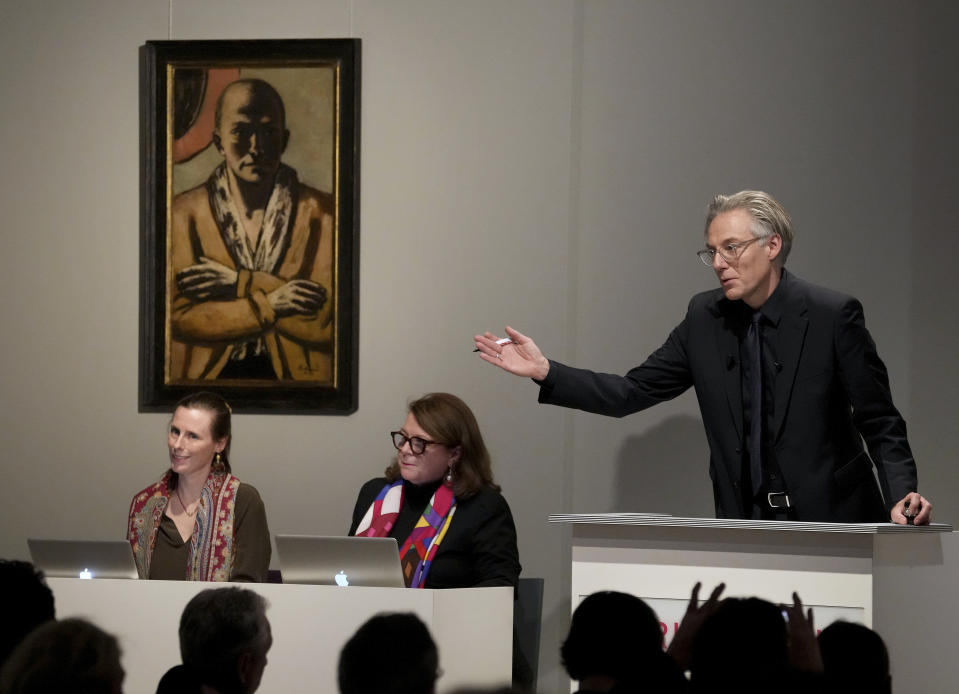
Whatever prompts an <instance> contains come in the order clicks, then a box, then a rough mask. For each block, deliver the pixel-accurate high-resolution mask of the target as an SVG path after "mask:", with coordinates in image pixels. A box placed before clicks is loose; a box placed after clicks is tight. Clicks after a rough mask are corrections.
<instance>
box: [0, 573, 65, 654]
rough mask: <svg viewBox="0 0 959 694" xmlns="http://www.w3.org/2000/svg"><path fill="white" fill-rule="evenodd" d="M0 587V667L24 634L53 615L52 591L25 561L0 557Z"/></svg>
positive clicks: (39, 574) (50, 618) (40, 574)
mask: <svg viewBox="0 0 959 694" xmlns="http://www.w3.org/2000/svg"><path fill="white" fill-rule="evenodd" d="M0 586H3V590H4V593H5V594H6V597H7V600H6V603H7V604H6V606H5V607H4V611H3V620H2V624H3V626H2V627H0V667H3V663H4V662H5V661H6V660H7V658H8V657H9V656H10V654H11V653H12V652H13V649H14V648H16V646H17V644H18V643H20V642H21V641H23V639H24V638H25V637H26V635H27V634H29V633H30V632H31V631H33V630H34V629H36V628H37V627H38V626H40V625H41V624H43V623H44V622H49V621H50V620H52V619H54V617H55V616H56V615H55V614H54V609H53V592H52V591H51V590H50V588H49V587H48V586H47V584H46V581H44V580H43V572H42V571H40V570H39V569H35V568H34V566H33V564H31V563H30V562H26V561H17V560H7V559H0Z"/></svg>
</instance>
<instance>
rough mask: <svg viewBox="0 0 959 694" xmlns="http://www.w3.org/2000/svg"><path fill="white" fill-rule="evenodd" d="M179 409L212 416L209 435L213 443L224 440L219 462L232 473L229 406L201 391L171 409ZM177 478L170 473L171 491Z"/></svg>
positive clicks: (219, 398)
mask: <svg viewBox="0 0 959 694" xmlns="http://www.w3.org/2000/svg"><path fill="white" fill-rule="evenodd" d="M181 407H183V408H186V409H188V410H206V411H207V412H210V413H212V414H213V420H212V421H211V422H210V435H211V436H212V437H213V439H214V440H215V441H219V440H220V439H226V446H224V447H223V450H222V451H221V452H220V461H221V462H222V463H223V467H224V469H225V470H226V471H227V472H232V468H231V467H230V443H231V442H232V440H233V434H232V424H231V422H230V415H231V414H232V412H233V410H231V409H230V404H229V403H228V402H227V401H226V400H224V399H223V397H222V396H220V395H217V394H216V393H211V392H209V391H205V390H201V391H200V392H198V393H190V394H189V395H187V396H186V397H184V398H183V399H181V400H180V402H178V403H177V404H176V406H175V407H174V408H173V411H174V412H176V411H177V410H178V409H180V408H181ZM177 478H178V475H177V474H176V473H171V475H170V488H171V489H176V485H177Z"/></svg>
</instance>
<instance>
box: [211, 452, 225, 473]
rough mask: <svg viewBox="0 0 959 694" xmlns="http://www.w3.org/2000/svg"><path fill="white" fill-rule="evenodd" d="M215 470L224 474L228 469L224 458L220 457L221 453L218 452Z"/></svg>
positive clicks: (214, 459) (215, 458)
mask: <svg viewBox="0 0 959 694" xmlns="http://www.w3.org/2000/svg"><path fill="white" fill-rule="evenodd" d="M213 469H214V470H216V471H217V472H223V471H224V470H225V469H226V466H225V465H224V464H223V456H221V455H220V451H217V452H216V456H215V457H214V458H213Z"/></svg>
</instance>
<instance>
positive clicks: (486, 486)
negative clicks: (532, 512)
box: [350, 393, 520, 588]
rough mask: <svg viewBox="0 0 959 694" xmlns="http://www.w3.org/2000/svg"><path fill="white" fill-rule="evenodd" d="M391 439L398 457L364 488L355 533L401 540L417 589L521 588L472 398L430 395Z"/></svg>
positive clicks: (409, 580) (512, 532) (506, 516)
mask: <svg viewBox="0 0 959 694" xmlns="http://www.w3.org/2000/svg"><path fill="white" fill-rule="evenodd" d="M390 437H391V438H392V441H393V446H394V447H395V448H396V449H397V451H398V453H397V455H396V459H395V460H394V461H393V462H392V463H391V464H390V466H389V467H388V468H386V473H385V477H378V478H376V479H372V480H370V481H369V482H367V483H366V484H364V485H363V487H362V488H361V489H360V493H359V497H358V498H357V500H356V507H355V509H354V511H353V525H352V526H351V527H350V535H357V536H366V537H395V538H396V540H397V542H398V543H399V545H400V561H401V564H402V566H403V574H404V577H405V579H406V585H407V586H409V587H410V588H469V587H474V586H509V585H511V586H515V585H516V583H517V581H518V580H519V572H520V564H519V552H518V551H517V549H516V526H515V525H514V524H513V515H512V513H510V509H509V504H507V503H506V499H504V498H503V496H502V495H501V494H500V488H499V486H498V485H497V484H495V483H494V482H493V472H492V470H491V467H490V457H489V453H488V452H487V450H486V445H485V444H484V443H483V437H482V436H481V435H480V432H479V426H478V425H477V423H476V418H475V417H474V416H473V413H472V411H471V410H470V408H469V407H467V406H466V403H465V402H463V401H462V400H460V399H459V398H458V397H456V396H455V395H451V394H449V393H429V394H427V395H424V396H423V397H422V398H420V399H419V400H414V401H413V402H411V403H410V405H409V412H408V414H407V416H406V422H405V423H404V424H403V427H402V428H401V429H400V430H399V431H393V432H390Z"/></svg>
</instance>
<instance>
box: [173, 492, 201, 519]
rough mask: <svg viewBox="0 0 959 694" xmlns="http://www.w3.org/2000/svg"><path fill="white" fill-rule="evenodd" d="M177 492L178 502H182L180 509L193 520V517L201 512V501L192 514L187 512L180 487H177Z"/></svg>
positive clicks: (198, 501)
mask: <svg viewBox="0 0 959 694" xmlns="http://www.w3.org/2000/svg"><path fill="white" fill-rule="evenodd" d="M175 491H176V500H177V501H179V502H180V508H182V509H183V512H184V513H185V514H186V515H188V516H189V517H190V518H193V516H195V515H196V512H197V511H199V510H200V500H199V499H197V504H196V508H195V509H193V513H190V512H189V511H188V510H187V507H186V504H184V503H183V497H182V496H180V485H177V487H176V490H175Z"/></svg>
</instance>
